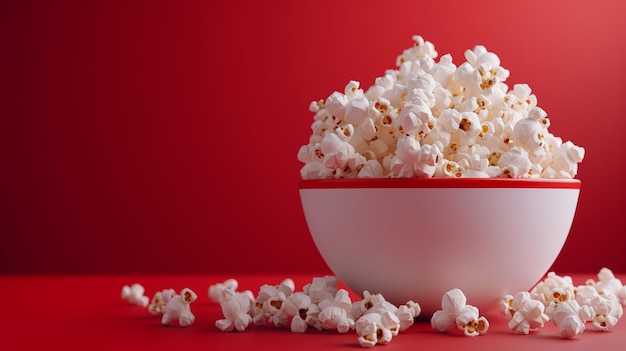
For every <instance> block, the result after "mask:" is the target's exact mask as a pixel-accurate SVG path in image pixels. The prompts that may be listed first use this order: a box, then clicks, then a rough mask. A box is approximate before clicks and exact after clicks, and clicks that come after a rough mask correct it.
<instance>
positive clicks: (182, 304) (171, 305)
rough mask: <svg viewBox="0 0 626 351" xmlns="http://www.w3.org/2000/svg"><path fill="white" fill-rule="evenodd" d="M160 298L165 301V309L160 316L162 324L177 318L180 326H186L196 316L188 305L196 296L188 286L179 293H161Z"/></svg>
mask: <svg viewBox="0 0 626 351" xmlns="http://www.w3.org/2000/svg"><path fill="white" fill-rule="evenodd" d="M162 298H163V300H164V301H165V310H164V311H163V317H162V318H161V323H162V324H163V325H170V324H171V323H172V321H174V320H177V321H178V325H179V326H181V327H188V326H190V325H191V324H193V322H194V320H195V319H196V317H195V316H194V315H193V313H191V306H190V305H191V303H193V302H194V301H196V299H197V298H198V295H196V293H194V292H193V291H192V290H191V289H189V288H184V289H183V290H181V292H180V295H174V296H171V295H169V294H165V295H162Z"/></svg>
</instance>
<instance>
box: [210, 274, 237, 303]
mask: <svg viewBox="0 0 626 351" xmlns="http://www.w3.org/2000/svg"><path fill="white" fill-rule="evenodd" d="M238 287H239V282H238V281H237V280H236V279H234V278H230V279H226V280H225V281H223V282H222V283H216V284H212V285H211V286H209V291H208V292H207V294H208V295H209V298H210V299H211V301H213V302H215V303H220V302H221V298H222V297H223V296H224V295H223V294H222V292H223V291H224V290H226V289H232V290H233V291H236V290H237V288H238Z"/></svg>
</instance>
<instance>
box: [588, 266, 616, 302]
mask: <svg viewBox="0 0 626 351" xmlns="http://www.w3.org/2000/svg"><path fill="white" fill-rule="evenodd" d="M585 284H586V285H589V286H592V287H593V288H594V289H595V290H596V291H597V292H598V293H599V294H613V295H615V296H616V297H617V298H618V299H619V300H620V303H621V304H622V306H623V305H626V286H624V285H623V284H622V281H621V280H619V279H617V278H616V277H615V275H614V274H613V271H611V270H610V269H608V268H606V267H604V268H602V269H600V272H598V281H597V282H596V281H594V280H593V279H589V280H587V281H586V282H585Z"/></svg>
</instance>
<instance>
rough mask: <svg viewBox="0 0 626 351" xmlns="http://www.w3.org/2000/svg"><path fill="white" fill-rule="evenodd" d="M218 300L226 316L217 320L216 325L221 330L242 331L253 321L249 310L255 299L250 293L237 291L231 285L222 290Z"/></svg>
mask: <svg viewBox="0 0 626 351" xmlns="http://www.w3.org/2000/svg"><path fill="white" fill-rule="evenodd" d="M235 286H236V284H235ZM218 300H219V301H220V307H221V308H222V313H223V314H224V317H225V318H224V319H220V320H217V321H216V322H215V326H216V327H217V328H218V329H219V330H221V331H233V330H237V331H240V332H241V331H244V330H246V328H248V325H250V323H252V317H251V316H250V314H248V312H249V311H250V306H251V305H252V302H253V300H254V299H253V298H251V297H250V296H249V295H248V294H246V293H239V292H236V291H235V288H233V287H232V285H231V287H228V288H225V289H223V290H221V293H220V296H219V297H218Z"/></svg>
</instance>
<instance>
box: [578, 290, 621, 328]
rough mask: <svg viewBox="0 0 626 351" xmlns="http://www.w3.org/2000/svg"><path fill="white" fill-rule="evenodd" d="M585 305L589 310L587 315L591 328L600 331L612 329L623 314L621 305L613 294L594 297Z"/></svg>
mask: <svg viewBox="0 0 626 351" xmlns="http://www.w3.org/2000/svg"><path fill="white" fill-rule="evenodd" d="M586 305H587V306H589V308H590V310H591V313H589V315H590V316H591V318H590V320H591V322H592V324H593V327H594V328H595V329H596V330H600V331H605V330H609V329H611V328H613V327H614V326H615V324H617V322H618V321H619V320H620V318H622V315H623V314H624V310H623V307H622V305H621V304H620V303H619V301H618V300H617V297H616V296H615V295H613V294H608V295H606V296H603V295H598V296H594V297H592V298H591V299H590V300H588V302H587V303H586Z"/></svg>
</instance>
